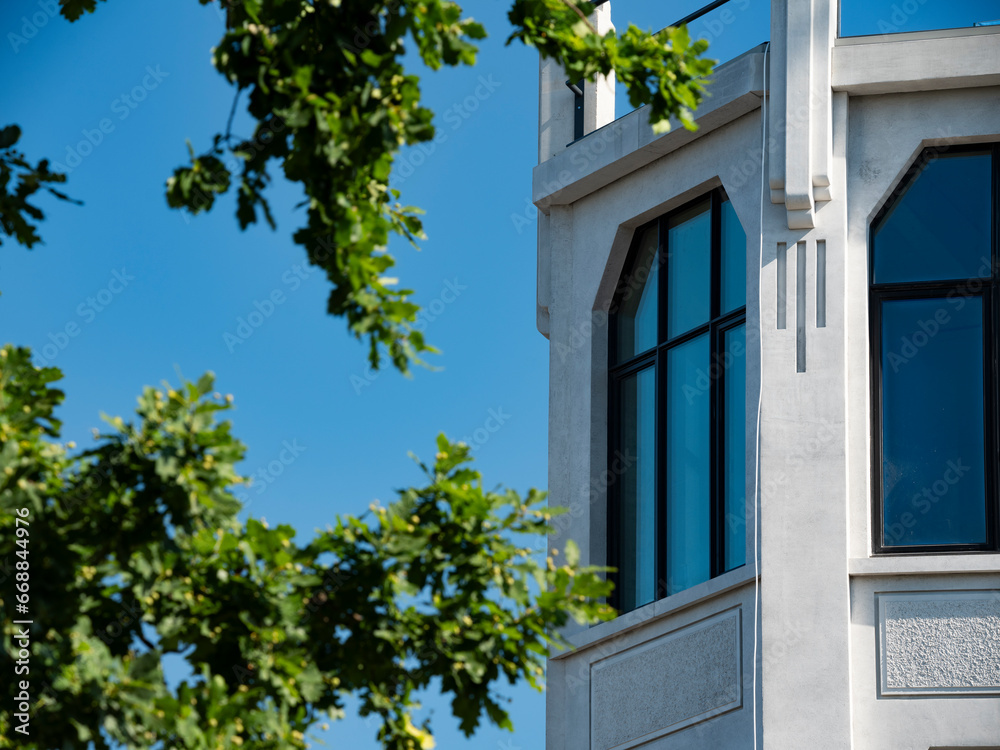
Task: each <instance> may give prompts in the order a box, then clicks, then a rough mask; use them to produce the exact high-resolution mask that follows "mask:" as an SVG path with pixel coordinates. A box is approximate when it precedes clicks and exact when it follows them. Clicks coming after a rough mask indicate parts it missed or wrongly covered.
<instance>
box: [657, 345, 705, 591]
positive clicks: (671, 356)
mask: <svg viewBox="0 0 1000 750" xmlns="http://www.w3.org/2000/svg"><path fill="white" fill-rule="evenodd" d="M708 365H709V349H708V334H705V335H703V336H699V337H698V338H696V339H692V340H691V341H688V342H686V343H684V344H681V345H680V346H676V347H674V348H672V349H670V350H669V351H668V352H667V385H666V388H667V467H666V468H667V594H673V593H676V592H678V591H683V590H684V589H686V588H690V587H691V586H694V585H695V584H696V583H701V582H702V581H707V580H708V579H709V577H710V576H711V567H710V564H709V552H710V547H709V538H710V537H709V534H710V529H711V523H710V515H709V514H710V506H711V503H710V502H709V489H710V487H709V475H710V465H709V456H710V448H711V443H710V438H709V427H710V421H709V415H710V402H711V397H710V385H711V383H710V380H709V375H708Z"/></svg>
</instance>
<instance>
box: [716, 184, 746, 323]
mask: <svg viewBox="0 0 1000 750" xmlns="http://www.w3.org/2000/svg"><path fill="white" fill-rule="evenodd" d="M721 276H722V279H721V288H722V314H723V315H725V314H726V313H727V312H730V311H732V310H735V309H736V308H738V307H743V306H744V305H745V304H746V303H747V236H746V234H745V233H744V231H743V227H742V226H741V225H740V219H739V217H738V216H737V215H736V210H735V209H734V208H733V204H732V202H731V201H725V202H724V203H723V204H722V273H721Z"/></svg>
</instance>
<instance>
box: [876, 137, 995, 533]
mask: <svg viewBox="0 0 1000 750" xmlns="http://www.w3.org/2000/svg"><path fill="white" fill-rule="evenodd" d="M998 164H1000V149H998V148H997V147H996V146H993V147H990V146H986V147H975V148H956V147H952V148H948V149H945V150H941V152H940V153H937V152H935V151H934V150H933V149H928V150H926V151H924V153H923V154H922V155H921V156H920V158H919V159H918V160H917V162H916V164H915V165H914V166H913V167H912V168H911V169H910V170H909V172H908V173H907V175H906V176H905V177H904V178H903V180H902V182H901V183H900V186H899V188H898V189H897V190H896V191H895V194H894V195H893V196H892V198H891V199H890V200H889V202H888V203H887V205H886V206H885V208H884V209H883V210H882V211H881V212H880V213H879V215H878V216H876V218H875V221H874V222H873V223H872V231H871V247H870V253H869V257H870V281H871V287H870V289H871V292H870V305H871V308H870V321H871V341H872V384H873V389H874V392H873V398H872V403H873V421H872V424H873V425H874V439H873V440H872V444H873V446H874V457H873V458H874V460H873V464H872V465H873V467H874V473H875V476H874V481H873V487H874V495H875V497H874V502H873V509H874V524H873V528H874V529H875V535H874V536H875V538H874V549H875V551H876V552H897V553H898V552H957V551H974V550H996V549H997V490H998V488H997V448H998V442H997V429H998V427H1000V418H998V411H997V410H998V403H1000V399H998V397H997V386H998V379H997V356H998V354H1000V346H998V342H997V315H998V302H1000V295H998V288H1000V276H998V274H997V264H996V262H995V258H996V252H997V248H996V242H997V231H998V229H1000V226H998V218H997V194H996V191H997V185H998V182H997V180H998Z"/></svg>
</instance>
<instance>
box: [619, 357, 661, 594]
mask: <svg viewBox="0 0 1000 750" xmlns="http://www.w3.org/2000/svg"><path fill="white" fill-rule="evenodd" d="M655 372H656V371H655V369H654V368H652V367H649V368H646V369H645V370H641V371H640V372H639V373H638V374H636V375H630V376H628V377H626V378H624V379H623V380H622V381H621V385H620V389H621V391H620V396H621V418H622V426H621V430H622V431H621V444H620V446H619V448H618V450H619V455H618V456H616V459H617V469H616V470H618V471H620V472H621V477H620V480H619V481H620V487H621V489H620V490H619V491H620V503H621V523H622V526H621V555H620V557H621V563H620V567H619V578H618V585H619V587H620V590H619V593H620V596H621V603H622V609H623V610H626V611H627V610H630V609H635V608H636V607H639V606H642V605H643V604H648V603H649V602H651V601H653V599H654V598H655V596H656V512H655V511H656V508H655V502H656V406H655V398H656V376H655ZM612 468H613V469H615V468H616V461H612Z"/></svg>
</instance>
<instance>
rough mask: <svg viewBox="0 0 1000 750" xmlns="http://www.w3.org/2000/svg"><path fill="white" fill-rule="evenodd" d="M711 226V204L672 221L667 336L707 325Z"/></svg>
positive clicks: (688, 211) (668, 237)
mask: <svg viewBox="0 0 1000 750" xmlns="http://www.w3.org/2000/svg"><path fill="white" fill-rule="evenodd" d="M711 249H712V223H711V211H710V210H709V203H708V201H705V202H704V203H700V204H698V205H697V206H695V207H694V208H690V209H688V210H687V211H684V212H682V213H679V214H676V215H675V216H673V217H671V219H670V222H669V229H668V234H667V336H668V337H669V338H672V337H674V336H676V335H677V334H679V333H684V332H685V331H690V330H691V329H692V328H695V327H697V326H700V325H701V324H703V323H707V322H708V318H709V315H710V312H711V308H710V303H711V297H710V292H711V270H712V252H711Z"/></svg>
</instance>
